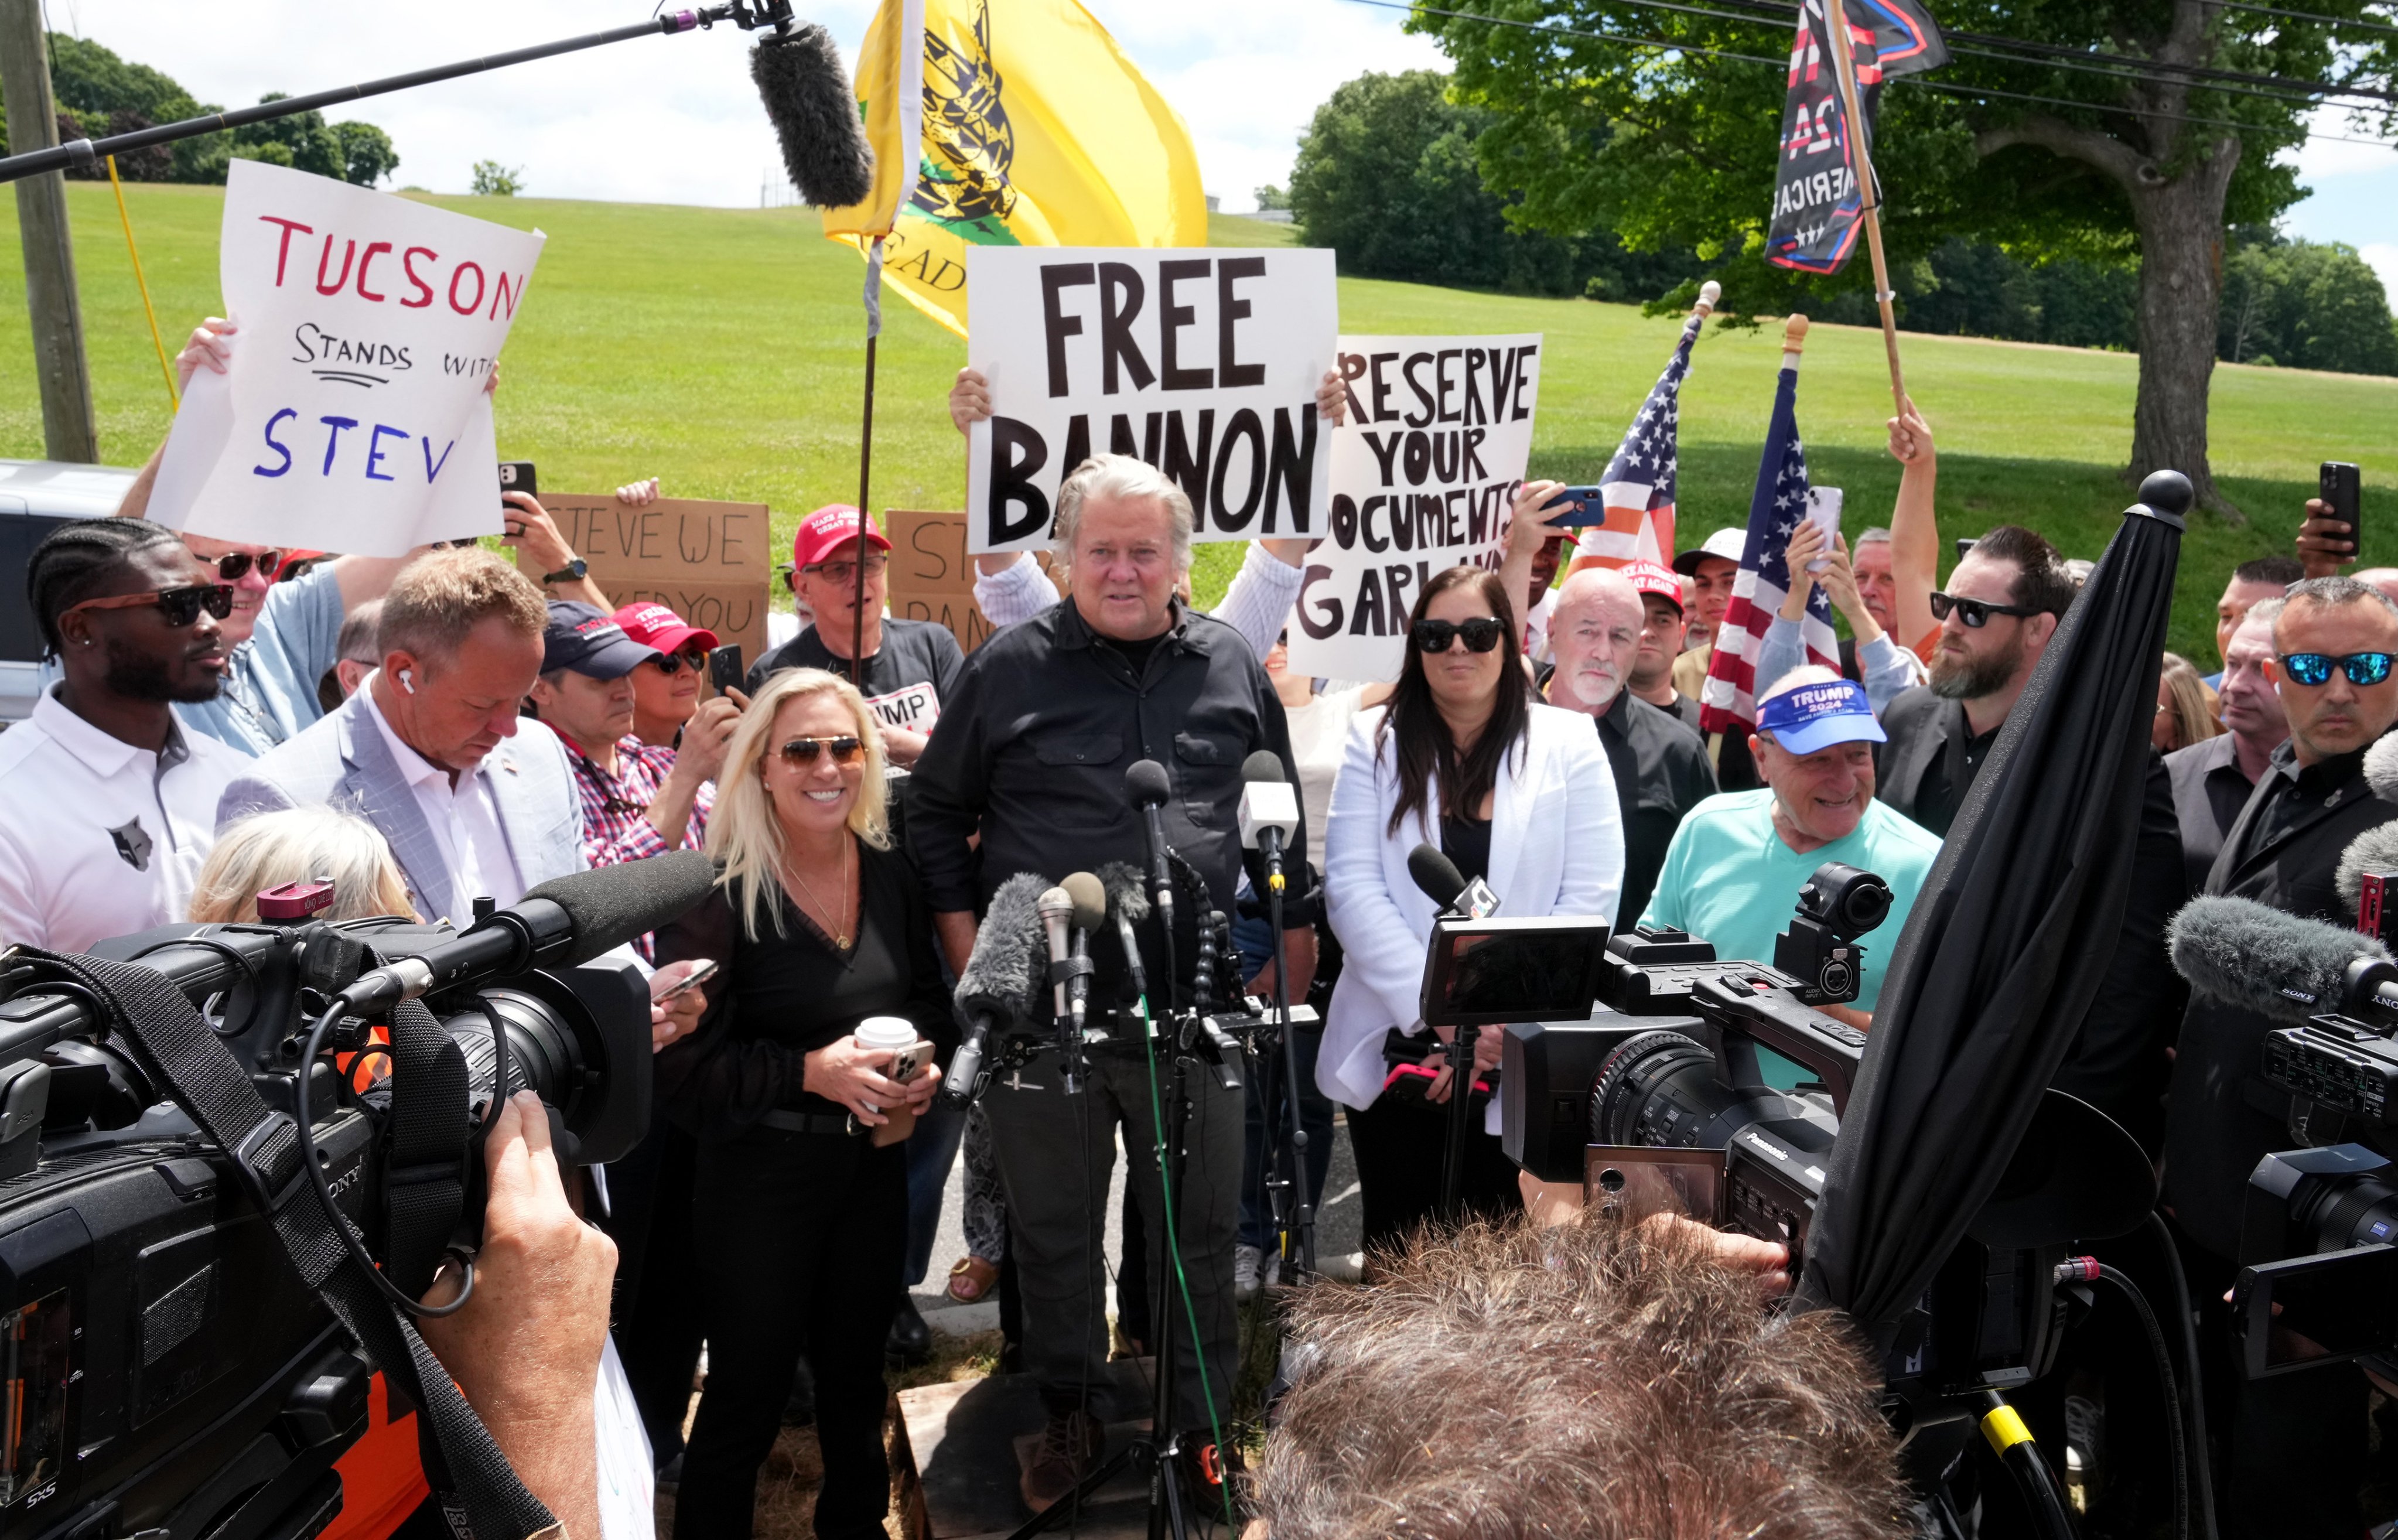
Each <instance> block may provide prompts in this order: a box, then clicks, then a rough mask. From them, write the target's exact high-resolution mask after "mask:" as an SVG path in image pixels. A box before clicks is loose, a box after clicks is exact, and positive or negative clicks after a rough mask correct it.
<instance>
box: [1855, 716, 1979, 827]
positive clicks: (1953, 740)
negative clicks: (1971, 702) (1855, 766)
mask: <svg viewBox="0 0 2398 1540" xmlns="http://www.w3.org/2000/svg"><path fill="white" fill-rule="evenodd" d="M1881 725H1882V731H1883V732H1884V733H1886V734H1888V735H1889V738H1890V741H1889V742H1887V743H1885V744H1883V745H1882V746H1881V749H1880V750H1879V752H1877V753H1876V754H1875V756H1874V760H1875V763H1876V764H1877V765H1878V766H1879V773H1878V774H1877V776H1876V777H1875V786H1874V795H1875V797H1877V798H1878V799H1879V800H1880V801H1882V802H1885V803H1887V804H1890V805H1891V806H1892V807H1893V808H1894V809H1895V810H1897V811H1898V812H1901V813H1904V814H1906V816H1907V817H1910V818H1913V819H1914V820H1915V821H1916V822H1917V823H1919V824H1921V825H1922V826H1923V827H1924V828H1926V829H1928V830H1930V831H1932V832H1933V833H1934V834H1937V835H1939V836H1940V837H1941V838H1943V839H1946V838H1947V837H1948V829H1949V826H1950V825H1952V824H1954V823H1955V822H1956V821H1957V815H1958V814H1959V813H1960V812H1961V811H1963V809H1964V806H1965V793H1966V792H1968V791H1971V790H1973V789H1974V777H1975V776H1977V775H1979V774H1981V771H1982V766H1983V764H1984V763H1987V761H1988V760H1989V757H1990V750H1992V749H1994V748H1996V747H1997V746H1998V742H1999V732H2000V729H2001V728H2003V727H2004V726H2006V719H2005V718H2003V717H2001V718H2000V719H1999V724H1998V726H1996V727H1993V728H1991V729H1990V730H1989V731H1988V732H1987V733H1975V732H1974V729H1973V724H1972V723H1969V722H1967V721H1966V719H1965V707H1964V703H1963V702H1961V701H1955V700H1949V699H1947V698H1946V697H1944V696H1939V695H1935V694H1934V693H1933V691H1932V689H1931V688H1930V687H1929V686H1927V685H1921V684H1919V685H1917V686H1915V687H1914V688H1913V689H1910V690H1906V691H1902V692H1901V693H1900V694H1899V696H1898V697H1897V698H1896V699H1894V700H1893V701H1892V702H1891V703H1890V705H1889V706H1888V707H1886V708H1885V709H1883V711H1882V719H1881ZM1907 766H1920V773H1916V774H1912V775H1910V774H1908V773H1907V772H1906V768H1905V767H1907Z"/></svg>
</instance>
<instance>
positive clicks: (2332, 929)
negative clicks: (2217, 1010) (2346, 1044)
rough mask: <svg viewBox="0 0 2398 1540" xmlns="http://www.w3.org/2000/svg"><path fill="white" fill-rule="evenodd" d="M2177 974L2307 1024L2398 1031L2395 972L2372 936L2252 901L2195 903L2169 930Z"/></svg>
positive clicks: (2215, 994) (2221, 996)
mask: <svg viewBox="0 0 2398 1540" xmlns="http://www.w3.org/2000/svg"><path fill="white" fill-rule="evenodd" d="M2165 945H2166V947H2167V949H2168V950H2169V951H2170V952H2172V954H2173V965H2174V971H2176V973H2179V974H2180V975H2181V976H2182V977H2183V978H2184V979H2189V987H2190V988H2192V989H2194V990H2196V991H2198V993H2201V994H2203V995H2207V996H2209V997H2210V998H2213V999H2216V1000H2220V1001H2222V1002H2224V1003H2225V1004H2226V1005H2232V1006H2241V1007H2242V1008H2243V1009H2246V1010H2252V1011H2255V1012H2256V1013H2257V1015H2259V1016H2266V1017H2270V1018H2272V1019H2273V1020H2278V1021H2286V1022H2288V1023H2289V1024H2291V1025H2292V1026H2303V1025H2305V1024H2306V1023H2307V1022H2308V1021H2309V1020H2312V1019H2313V1018H2315V1017H2317V1016H2322V1015H2325V1014H2335V1015H2336V1014H2354V1015H2358V1016H2364V1017H2367V1018H2368V1019H2370V1020H2373V1021H2375V1022H2377V1023H2378V1024H2379V1025H2381V1026H2383V1027H2384V1028H2388V1027H2391V1026H2398V969H2393V968H2392V967H2391V957H2390V951H2389V949H2388V948H2387V947H2384V946H2383V945H2382V944H2381V943H2380V942H2379V941H2378V940H2375V939H2373V938H2372V937H2370V936H2361V935H2359V934H2357V933H2356V932H2355V931H2352V930H2343V929H2341V928H2340V927H2339V926H2337V925H2326V924H2325V923H2324V922H2323V921H2321V920H2307V919H2301V918H2299V917H2298V916H2297V915H2296V914H2284V913H2283V912H2281V911H2280V910H2278V909H2272V908H2269V907H2268V906H2266V905H2264V904H2260V903H2258V902H2257V901H2256V900H2255V899H2253V898H2229V897H2224V896H2219V895H2215V896H2206V897H2202V898H2192V899H2191V900H2190V901H2189V903H2188V904H2185V905H2184V906H2182V910H2181V912H2180V913H2178V914H2176V915H2175V916H2174V917H2173V923H2172V924H2171V925H2167V926H2166V927H2165Z"/></svg>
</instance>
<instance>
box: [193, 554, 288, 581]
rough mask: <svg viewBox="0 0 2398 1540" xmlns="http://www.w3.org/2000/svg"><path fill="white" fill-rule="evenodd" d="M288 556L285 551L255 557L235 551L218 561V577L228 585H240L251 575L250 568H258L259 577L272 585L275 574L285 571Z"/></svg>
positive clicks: (219, 558)
mask: <svg viewBox="0 0 2398 1540" xmlns="http://www.w3.org/2000/svg"><path fill="white" fill-rule="evenodd" d="M286 554H287V553H285V552H283V551H260V552H259V553H258V554H257V555H255V556H253V555H251V554H250V553H249V552H248V551H234V552H232V553H230V554H229V555H225V556H220V557H218V558H217V559H216V561H217V575H218V576H219V577H222V578H223V579H224V580H225V581H226V582H228V583H238V582H240V581H241V580H242V579H243V578H245V577H248V576H249V569H250V568H252V567H256V568H257V569H258V575H259V576H260V577H262V578H263V579H264V580H266V581H267V582H269V583H272V582H274V581H275V574H276V573H278V572H281V571H282V570H283V559H284V557H285V555H286ZM203 560H206V559H205V558H203Z"/></svg>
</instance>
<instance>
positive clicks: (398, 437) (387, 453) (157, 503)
mask: <svg viewBox="0 0 2398 1540" xmlns="http://www.w3.org/2000/svg"><path fill="white" fill-rule="evenodd" d="M545 239H546V236H543V235H542V234H541V232H539V231H537V230H536V231H534V232H532V234H530V235H528V234H526V233H525V232H523V231H521V230H510V229H508V228H506V227H505V226H503V225H497V224H492V223H486V222H484V221H482V220H478V219H469V218H467V217H466V216H465V215H464V214H453V213H451V212H450V211H448V210H447V209H436V208H433V207H431V206H429V205H426V204H423V203H417V202H413V201H411V200H410V199H408V198H402V197H394V196H390V195H389V194H385V193H376V192H370V191H368V190H367V189H366V188H363V187H353V186H351V185H350V184H349V183H347V182H333V181H330V180H328V179H327V178H324V177H318V176H311V175H309V174H308V173H306V172H305V171H295V170H291V169H289V168H286V167H280V166H271V165H268V164H267V163H266V162H264V161H258V160H236V161H235V162H234V163H233V166H232V169H231V170H230V171H229V172H228V173H227V178H226V182H225V197H224V224H223V234H222V236H221V238H220V247H219V258H218V261H219V266H220V268H221V274H222V283H223V286H224V313H225V316H226V317H227V318H228V319H230V320H232V321H233V322H234V323H235V324H236V327H237V329H238V330H236V332H235V333H234V335H233V336H232V337H231V338H230V339H229V340H228V346H229V351H230V358H229V360H228V363H227V371H226V372H225V373H222V374H220V373H217V372H216V371H213V370H209V369H202V370H200V371H197V372H195V374H193V376H192V384H191V388H190V389H189V390H188V391H187V392H185V394H184V396H183V404H182V411H181V412H179V413H178V414H177V415H176V418H175V426H174V431H173V432H172V433H171V434H170V435H168V439H167V452H166V457H165V458H164V459H163V460H162V461H161V462H160V464H159V466H158V481H157V487H156V490H155V492H153V493H152V494H151V498H150V507H149V513H148V517H149V518H151V519H152V520H155V521H157V522H159V523H162V524H166V525H168V526H169V527H171V528H174V529H179V530H189V531H191V532H193V533H194V534H206V535H213V536H215V537H216V538H218V539H221V540H242V541H251V542H255V543H257V544H260V545H267V546H284V547H292V546H297V547H305V548H309V549H315V550H335V551H351V552H356V553H358V554H360V555H365V556H398V555H401V554H403V553H404V552H406V551H408V550H409V549H410V548H411V547H415V546H420V545H423V544H424V542H426V541H428V540H449V539H456V538H458V537H460V536H462V535H476V534H498V533H500V503H499V499H498V497H497V496H495V495H494V493H493V490H492V489H493V482H494V472H493V469H492V467H493V466H496V465H497V464H498V462H499V455H498V453H497V452H496V450H495V449H494V447H493V444H492V404H491V399H490V398H489V397H488V396H486V395H485V394H484V391H483V386H484V384H485V382H486V381H487V380H489V379H490V377H491V372H492V363H493V361H494V360H495V359H497V358H498V357H499V353H500V346H501V344H503V343H505V341H506V340H507V335H508V327H509V324H510V323H511V322H512V321H513V320H514V319H515V318H516V314H517V311H518V309H519V307H520V306H521V305H522V304H523V302H524V297H525V290H526V287H527V285H529V284H530V283H531V282H532V269H533V263H535V262H536V261H538V260H539V259H540V256H541V249H542V243H543V241H544V240H545Z"/></svg>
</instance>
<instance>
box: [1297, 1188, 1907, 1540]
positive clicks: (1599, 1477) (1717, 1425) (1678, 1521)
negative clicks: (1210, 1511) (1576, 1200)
mask: <svg viewBox="0 0 2398 1540" xmlns="http://www.w3.org/2000/svg"><path fill="white" fill-rule="evenodd" d="M1661 1228H1662V1227H1647V1228H1633V1227H1628V1226H1625V1225H1622V1224H1619V1223H1615V1222H1613V1221H1611V1220H1607V1219H1591V1220H1585V1221H1584V1222H1583V1223H1576V1224H1570V1225H1567V1226H1563V1227H1561V1228H1557V1229H1550V1230H1542V1229H1537V1228H1533V1227H1532V1226H1531V1225H1529V1223H1520V1222H1519V1223H1509V1224H1506V1225H1503V1226H1490V1225H1482V1224H1477V1225H1475V1226H1472V1227H1470V1228H1468V1229H1467V1230H1466V1231H1464V1232H1463V1233H1462V1235H1458V1236H1440V1237H1438V1238H1437V1239H1435V1240H1433V1241H1430V1242H1424V1241H1421V1240H1420V1241H1419V1242H1417V1243H1416V1244H1415V1245H1413V1246H1412V1247H1411V1248H1410V1249H1409V1250H1408V1253H1407V1254H1405V1255H1404V1256H1400V1257H1397V1258H1394V1259H1386V1263H1387V1264H1386V1265H1385V1267H1384V1268H1383V1270H1382V1272H1381V1281H1380V1282H1379V1283H1378V1284H1376V1285H1374V1286H1372V1287H1369V1288H1362V1289H1344V1288H1337V1287H1324V1288H1317V1289H1312V1290H1305V1291H1304V1292H1303V1293H1302V1294H1301V1296H1300V1299H1299V1300H1298V1302H1297V1303H1296V1304H1295V1305H1294V1306H1293V1311H1292V1320H1291V1323H1290V1324H1291V1329H1292V1331H1293V1333H1294V1336H1295V1338H1296V1340H1298V1341H1299V1342H1300V1343H1303V1344H1305V1349H1304V1351H1305V1352H1306V1353H1307V1354H1308V1356H1309V1364H1308V1367H1307V1369H1306V1370H1305V1371H1304V1372H1303V1373H1302V1374H1301V1375H1300V1379H1299V1383H1298V1384H1297V1385H1295V1386H1294V1387H1293V1388H1292V1390H1291V1391H1290V1393H1289V1395H1288V1396H1287V1398H1285V1399H1284V1401H1283V1403H1282V1409H1281V1413H1280V1420H1279V1422H1278V1423H1277V1425H1276V1426H1275V1428H1274V1430H1273V1433H1272V1434H1270V1435H1269V1436H1268V1438H1267V1439H1266V1448H1265V1455H1264V1458H1263V1460H1262V1462H1261V1463H1260V1466H1259V1469H1258V1512H1259V1515H1260V1519H1261V1520H1262V1522H1263V1527H1264V1532H1265V1535H1266V1537H1267V1540H1367V1537H1368V1536H1374V1537H1381V1536H1407V1537H1410V1540H1486V1537H1487V1540H1499V1537H1502V1536H1514V1535H1527V1534H1535V1533H1537V1534H1540V1535H1543V1536H1550V1537H1556V1540H1569V1537H1570V1540H1616V1537H1622V1540H1635V1537H1638V1540H1685V1537H1688V1540H1699V1537H1703V1536H1704V1537H1706V1540H1716V1537H1729V1536H1743V1537H1747V1536H1757V1537H1758V1540H1771V1537H1792V1540H1796V1537H1799V1536H1808V1537H1851V1536H1853V1537H1857V1540H1865V1537H1879V1536H1897V1535H1902V1534H1907V1533H1913V1531H1912V1526H1911V1525H1910V1524H1908V1523H1907V1522H1906V1521H1905V1515H1906V1506H1907V1498H1906V1493H1905V1490H1904V1487H1903V1485H1902V1483H1901V1481H1900V1479H1899V1476H1898V1466H1897V1455H1896V1446H1895V1444H1894V1443H1893V1439H1892V1438H1891V1435H1890V1431H1889V1428H1888V1427H1887V1425H1885V1424H1884V1423H1883V1421H1882V1418H1881V1416H1880V1414H1879V1412H1878V1411H1877V1410H1876V1405H1877V1401H1878V1399H1879V1385H1880V1380H1879V1375H1878V1374H1877V1373H1876V1372H1875V1371H1874V1369H1873V1367H1872V1365H1871V1364H1870V1363H1869V1362H1868V1361H1867V1359H1866V1353H1865V1350H1864V1347H1863V1344H1862V1339H1861V1338H1860V1337H1859V1336H1858V1335H1857V1333H1856V1331H1855V1330H1854V1328H1853V1327H1852V1326H1851V1325H1850V1323H1849V1321H1848V1317H1845V1316H1842V1315H1839V1314H1837V1313H1835V1312H1829V1311H1820V1312H1816V1313H1813V1314H1811V1315H1806V1316H1797V1317H1778V1316H1777V1317H1768V1316H1767V1315H1766V1314H1765V1312H1764V1310H1763V1309H1762V1308H1761V1306H1760V1304H1759V1301H1758V1289H1757V1283H1756V1280H1755V1279H1754V1278H1753V1277H1747V1276H1745V1275H1743V1274H1738V1273H1734V1272H1731V1271H1729V1270H1727V1269H1726V1268H1724V1267H1723V1266H1721V1265H1720V1264H1718V1263H1715V1262H1713V1261H1711V1260H1709V1259H1708V1257H1707V1256H1706V1255H1705V1253H1704V1249H1703V1247H1702V1246H1699V1245H1694V1244H1692V1239H1691V1236H1688V1235H1686V1234H1677V1233H1675V1232H1673V1231H1664V1232H1663V1233H1662V1234H1661V1233H1659V1231H1660V1229H1661Z"/></svg>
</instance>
